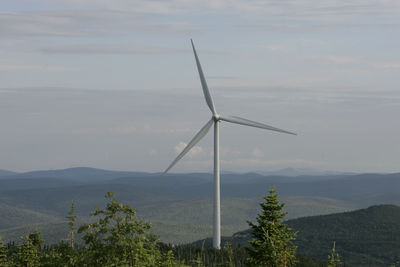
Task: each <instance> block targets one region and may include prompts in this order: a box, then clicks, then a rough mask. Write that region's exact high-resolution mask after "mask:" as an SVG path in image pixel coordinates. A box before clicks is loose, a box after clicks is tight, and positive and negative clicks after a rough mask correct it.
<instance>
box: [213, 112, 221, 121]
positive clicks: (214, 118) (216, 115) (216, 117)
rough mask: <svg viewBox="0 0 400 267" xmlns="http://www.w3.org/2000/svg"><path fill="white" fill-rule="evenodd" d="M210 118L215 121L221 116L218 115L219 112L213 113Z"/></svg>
mask: <svg viewBox="0 0 400 267" xmlns="http://www.w3.org/2000/svg"><path fill="white" fill-rule="evenodd" d="M212 118H213V120H214V121H215V122H217V121H219V120H221V116H220V115H219V114H214V115H213V116H212Z"/></svg>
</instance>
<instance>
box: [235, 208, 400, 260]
mask: <svg viewBox="0 0 400 267" xmlns="http://www.w3.org/2000/svg"><path fill="white" fill-rule="evenodd" d="M287 224H288V225H289V226H290V227H291V228H293V229H294V230H295V231H297V232H298V234H297V238H296V243H297V244H298V250H297V251H298V253H300V254H303V255H306V256H307V257H315V258H317V259H320V260H326V259H327V255H328V253H329V252H330V250H331V248H332V243H333V242H334V241H336V250H337V252H339V254H340V255H341V256H342V259H343V260H344V261H345V263H346V266H389V265H390V264H392V263H395V262H398V261H400V207H398V206H394V205H379V206H372V207H369V208H367V209H362V210H357V211H353V212H345V213H337V214H330V215H322V216H313V217H305V218H299V219H294V220H289V221H287ZM249 236H250V232H249V230H247V231H244V232H239V233H236V234H235V235H234V236H233V242H234V243H235V244H237V243H240V244H246V243H247V240H248V239H249Z"/></svg>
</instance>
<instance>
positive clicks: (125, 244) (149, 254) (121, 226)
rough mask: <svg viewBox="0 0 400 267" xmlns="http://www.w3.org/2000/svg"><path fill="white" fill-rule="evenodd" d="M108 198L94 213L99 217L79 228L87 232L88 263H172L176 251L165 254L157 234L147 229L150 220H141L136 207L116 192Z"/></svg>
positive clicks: (144, 265) (92, 264)
mask: <svg viewBox="0 0 400 267" xmlns="http://www.w3.org/2000/svg"><path fill="white" fill-rule="evenodd" d="M106 198H107V199H108V200H109V203H107V205H106V208H105V209H104V210H100V209H96V210H95V211H94V212H93V213H92V216H95V217H97V218H98V220H97V221H96V222H94V223H90V224H85V225H83V226H81V227H80V228H79V230H78V233H84V236H83V240H84V241H85V243H86V245H87V247H88V249H87V251H86V253H85V255H84V258H85V259H84V262H85V263H86V264H88V265H89V266H143V267H147V266H149V267H154V266H168V265H171V263H172V262H173V257H172V256H173V255H172V254H170V253H168V254H167V255H162V254H161V252H160V251H159V250H158V248H157V241H158V238H157V237H156V236H154V235H152V234H149V233H147V231H148V230H149V229H150V224H149V223H144V222H142V221H141V220H139V219H138V218H137V217H136V211H135V210H134V209H132V208H131V207H130V206H129V205H123V204H121V203H119V202H118V201H117V200H116V199H115V198H114V195H113V193H111V192H109V193H107V195H106ZM164 264H166V265H164Z"/></svg>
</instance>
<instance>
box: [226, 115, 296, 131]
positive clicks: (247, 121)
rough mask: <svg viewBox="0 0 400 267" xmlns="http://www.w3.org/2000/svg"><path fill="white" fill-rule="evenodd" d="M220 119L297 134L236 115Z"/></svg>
mask: <svg viewBox="0 0 400 267" xmlns="http://www.w3.org/2000/svg"><path fill="white" fill-rule="evenodd" d="M220 119H221V120H223V121H227V122H231V123H236V124H241V125H246V126H251V127H257V128H261V129H266V130H271V131H275V132H280V133H286V134H293V135H297V134H295V133H292V132H289V131H285V130H282V129H279V128H276V127H273V126H269V125H267V124H264V123H260V122H256V121H251V120H248V119H244V118H240V117H236V116H227V117H223V116H220Z"/></svg>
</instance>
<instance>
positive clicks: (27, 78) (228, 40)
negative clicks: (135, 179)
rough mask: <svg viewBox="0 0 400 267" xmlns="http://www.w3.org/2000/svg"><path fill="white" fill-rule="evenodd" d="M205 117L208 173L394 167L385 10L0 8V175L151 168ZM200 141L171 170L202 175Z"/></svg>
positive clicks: (397, 131) (397, 126) (268, 0)
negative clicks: (216, 132)
mask: <svg viewBox="0 0 400 267" xmlns="http://www.w3.org/2000/svg"><path fill="white" fill-rule="evenodd" d="M190 38H193V40H194V43H195V45H196V49H197V52H198V55H199V58H200V61H201V64H202V66H203V70H204V73H205V76H206V79H207V82H208V87H209V88H210V90H211V94H212V97H213V99H214V104H215V106H216V109H217V111H218V112H219V113H220V114H222V115H236V116H241V117H244V118H248V119H251V120H255V121H259V122H263V123H266V124H269V125H272V126H275V127H279V128H282V129H285V130H289V131H294V132H296V133H297V134H298V135H297V136H291V135H285V134H279V133H275V132H269V131H264V130H261V129H257V128H250V127H244V126H240V125H233V124H229V123H226V122H223V123H221V129H220V135H221V141H220V142H221V143H220V144H221V169H222V170H223V171H235V172H248V171H271V170H277V169H281V168H286V167H291V168H306V169H316V170H333V171H343V172H399V171H400V123H399V115H400V88H399V85H400V82H399V77H400V53H399V51H398V49H399V47H400V1H398V0H380V1H378V0H346V1H345V0H335V1H329V0H327V1H320V0H297V1H289V0H262V1H261V0H226V1H222V0H202V1H194V0H172V1H164V0H163V1H161V0H146V1H137V0H129V1H128V0H113V1H105V0H97V1H94V0H79V1H78V0H37V1H33V0H18V1H15V0H2V1H1V3H0V81H1V82H0V169H8V170H13V171H30V170H39V169H62V168H69V167H77V166H88V167H96V168H104V169H114V170H130V171H146V172H162V171H164V170H165V169H166V167H167V166H168V165H169V164H170V163H171V162H172V160H173V159H174V158H175V157H176V156H177V155H178V154H179V152H180V151H181V150H182V149H183V148H184V147H185V145H186V144H187V143H188V141H190V139H191V138H192V137H193V136H194V135H195V134H196V133H197V132H198V131H199V130H200V129H201V127H202V126H203V125H204V124H205V123H206V122H207V121H208V120H209V119H210V117H211V113H210V111H209V110H208V107H207V105H206V102H205V100H204V96H203V92H202V89H201V84H200V80H199V77H198V73H197V69H196V65H195V60H194V56H193V52H192V50H191V46H190ZM212 153H213V139H212V131H210V133H209V134H208V136H207V137H206V138H205V139H203V140H202V141H201V142H200V143H199V144H198V145H197V146H196V147H194V149H193V150H192V151H191V152H190V153H189V154H188V155H186V156H185V157H184V158H183V159H182V160H181V161H180V162H179V163H178V164H177V165H176V166H175V167H174V168H173V169H172V170H171V172H211V171H212Z"/></svg>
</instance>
